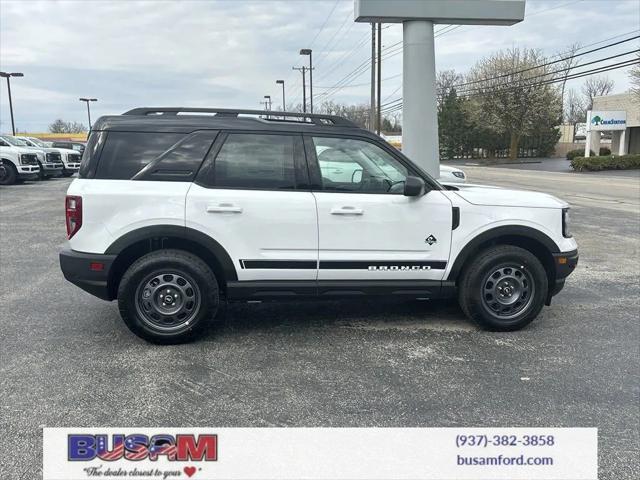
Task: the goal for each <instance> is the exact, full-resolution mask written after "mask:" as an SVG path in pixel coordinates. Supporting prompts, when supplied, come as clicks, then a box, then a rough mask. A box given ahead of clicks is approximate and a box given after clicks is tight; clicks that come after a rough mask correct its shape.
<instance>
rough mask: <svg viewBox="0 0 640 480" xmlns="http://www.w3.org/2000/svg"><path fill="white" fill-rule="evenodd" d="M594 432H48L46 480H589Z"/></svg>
mask: <svg viewBox="0 0 640 480" xmlns="http://www.w3.org/2000/svg"><path fill="white" fill-rule="evenodd" d="M597 460H598V432H597V429H596V428H189V429H186V428H45V429H44V432H43V480H85V479H91V478H96V479H122V478H127V479H130V478H135V479H138V480H143V479H144V480H146V479H154V480H157V479H162V480H166V479H181V480H182V479H194V480H209V479H212V480H213V479H216V480H220V479H246V480H248V479H308V480H315V479H318V480H320V479H322V480H327V479H349V480H356V479H363V480H365V479H366V480H376V479H385V480H387V479H403V480H408V479H424V480H435V479H437V480H449V479H451V480H463V479H472V480H484V479H511V480H517V479H523V480H524V479H526V480H537V479H539V480H547V479H554V480H561V479H571V480H587V479H594V480H595V479H596V478H597V470H598V464H597Z"/></svg>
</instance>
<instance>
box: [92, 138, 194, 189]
mask: <svg viewBox="0 0 640 480" xmlns="http://www.w3.org/2000/svg"><path fill="white" fill-rule="evenodd" d="M184 136H185V134H183V133H149V132H108V135H107V139H106V142H105V145H104V147H103V148H102V153H101V154H100V161H99V163H98V170H97V172H96V177H95V178H101V179H111V180H128V179H130V178H131V177H133V176H134V175H135V174H136V173H138V172H139V171H140V170H142V168H144V167H145V165H147V164H148V163H150V162H151V161H153V160H154V159H156V158H157V157H158V156H160V155H161V154H162V153H164V152H165V151H167V150H168V149H170V148H171V147H172V146H173V145H175V144H176V143H178V142H179V141H180V140H181V139H182V138H184ZM88 149H89V148H87V150H88ZM85 156H86V152H85Z"/></svg>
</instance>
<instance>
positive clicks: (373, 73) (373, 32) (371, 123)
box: [369, 23, 376, 132]
mask: <svg viewBox="0 0 640 480" xmlns="http://www.w3.org/2000/svg"><path fill="white" fill-rule="evenodd" d="M370 102H371V104H370V105H369V130H371V131H372V132H375V130H376V129H375V120H374V119H375V116H376V24H375V23H371V100H370Z"/></svg>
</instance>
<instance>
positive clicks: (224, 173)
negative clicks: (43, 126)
mask: <svg viewBox="0 0 640 480" xmlns="http://www.w3.org/2000/svg"><path fill="white" fill-rule="evenodd" d="M177 113H181V114H180V115H177ZM203 113H204V114H206V115H202V114H203ZM261 115H264V112H262V111H253V110H227V109H193V108H186V109H185V108H182V109H181V108H137V109H134V110H131V111H129V112H127V113H126V114H124V115H116V116H106V117H102V118H100V119H98V121H97V122H96V123H95V124H94V126H93V129H92V133H91V135H90V137H89V141H88V144H87V150H86V152H85V156H84V158H83V162H82V166H81V167H80V173H79V178H77V179H75V180H74V181H73V182H72V183H71V185H70V186H69V189H68V191H67V197H66V208H65V210H66V227H67V237H68V239H69V244H68V246H67V247H66V248H65V249H64V250H63V251H61V253H60V265H61V268H62V271H63V273H64V276H65V277H66V278H67V280H69V281H71V282H72V283H74V284H76V285H78V286H79V287H80V288H82V289H84V290H86V291H87V292H89V293H91V294H93V295H95V296H97V297H99V298H102V299H105V300H114V299H117V300H118V305H119V309H120V314H121V316H122V318H123V320H124V322H125V323H126V325H127V326H128V327H129V328H130V329H131V331H133V332H134V333H135V334H136V335H139V336H140V337H142V338H145V339H147V340H149V341H152V342H158V343H176V342H182V341H186V340H189V339H191V338H193V337H194V336H195V335H197V334H198V333H200V332H202V330H203V328H204V327H205V324H206V322H207V321H208V320H209V319H211V318H213V317H214V316H215V315H216V313H217V312H218V310H219V309H220V303H221V302H223V301H246V300H282V299H285V298H293V299H297V298H305V297H314V298H319V299H323V298H336V297H338V298H340V297H347V298H354V297H356V298H361V297H363V296H366V295H390V296H391V295H392V296H402V297H406V298H441V297H450V296H456V295H457V297H458V300H459V302H460V305H461V306H462V310H463V311H464V313H465V314H466V315H467V316H468V317H469V318H470V319H472V320H473V321H475V322H477V323H478V324H479V325H481V326H482V327H484V328H487V329H491V330H500V331H508V330H516V329H519V328H522V327H524V326H525V325H527V324H528V323H529V322H531V321H532V320H533V319H534V318H536V316H537V315H538V314H539V313H540V311H541V309H542V308H543V306H544V305H545V304H546V305H550V303H551V299H552V297H553V296H554V295H556V294H557V293H558V292H560V290H561V289H562V288H563V286H564V283H565V279H566V277H567V276H568V275H569V274H570V273H571V272H572V271H573V270H574V268H575V266H576V264H577V261H578V251H577V244H576V241H575V239H574V238H573V237H572V236H571V233H570V229H569V206H568V204H567V203H566V202H564V201H562V200H559V199H557V198H555V197H553V196H551V195H547V194H543V193H538V192H525V191H517V190H510V189H497V188H483V187H472V186H466V185H463V186H461V187H460V188H457V187H454V186H451V187H449V189H446V188H444V187H443V186H442V185H441V184H440V183H439V182H437V181H436V180H434V179H433V178H431V177H430V176H429V175H428V174H426V173H425V172H424V171H423V170H422V169H421V168H420V167H419V166H417V165H415V164H414V163H413V162H411V160H410V159H409V158H407V157H406V156H405V155H403V154H402V153H401V152H400V151H398V150H397V149H395V148H393V147H392V146H391V145H389V144H387V143H386V142H385V141H384V140H383V139H381V138H380V137H378V136H377V135H375V134H373V133H371V132H368V131H366V130H363V129H361V128H359V127H358V126H356V125H355V124H353V123H351V122H350V121H348V120H346V119H344V118H341V117H337V116H330V115H318V114H316V115H314V114H307V113H304V114H296V113H278V112H272V113H270V116H269V117H268V118H264V117H261ZM344 165H347V166H348V169H347V170H340V171H338V170H339V169H340V168H341V167H340V166H344ZM355 165H357V168H356V167H355ZM345 172H347V173H345ZM391 172H393V174H391Z"/></svg>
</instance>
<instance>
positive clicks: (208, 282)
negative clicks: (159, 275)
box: [118, 251, 219, 344]
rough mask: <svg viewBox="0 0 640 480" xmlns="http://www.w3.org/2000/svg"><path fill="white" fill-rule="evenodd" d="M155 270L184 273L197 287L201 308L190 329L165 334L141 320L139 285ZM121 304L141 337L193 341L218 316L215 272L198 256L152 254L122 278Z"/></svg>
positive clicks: (165, 340) (164, 341) (132, 326)
mask: <svg viewBox="0 0 640 480" xmlns="http://www.w3.org/2000/svg"><path fill="white" fill-rule="evenodd" d="M154 253H155V252H154ZM174 253H175V251H174ZM156 271H166V272H183V273H185V274H186V276H188V277H190V278H191V279H193V281H194V282H195V283H196V284H197V286H198V290H199V293H200V297H201V299H200V308H199V311H198V313H197V314H196V315H195V316H194V317H193V319H192V320H191V322H190V324H189V326H188V327H185V328H183V329H180V330H178V331H175V332H163V331H161V330H157V329H154V328H152V327H151V326H150V325H148V324H147V323H145V322H144V321H143V320H142V319H141V317H140V314H139V313H138V310H137V308H136V302H137V299H136V292H137V291H138V286H139V285H140V283H141V282H143V281H144V280H145V279H146V278H147V277H148V276H149V275H150V274H152V273H154V272H156ZM118 305H119V307H120V313H121V316H122V319H123V320H124V322H125V324H126V325H127V327H129V329H130V330H131V331H133V332H134V333H135V334H136V335H138V336H139V337H141V338H143V339H145V340H148V341H150V342H153V343H163V344H167V343H183V342H186V341H189V340H191V339H193V338H194V337H195V336H196V335H197V334H198V333H200V332H201V331H202V330H203V329H204V327H205V326H206V324H207V323H208V320H210V319H211V318H213V317H214V316H215V314H216V312H217V310H218V307H219V293H218V283H217V281H216V278H215V276H214V274H213V272H211V270H210V269H209V267H208V266H207V265H206V264H205V263H204V262H202V261H201V260H200V259H199V258H198V257H195V256H193V255H190V254H188V253H186V252H185V253H182V252H181V253H180V254H179V257H178V256H171V257H164V256H162V255H159V254H156V255H154V254H150V255H146V256H145V257H142V258H140V259H139V260H137V261H136V262H134V264H133V265H132V266H131V267H130V268H129V270H127V272H126V273H125V275H124V276H123V277H122V280H121V282H120V286H119V288H118Z"/></svg>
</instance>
